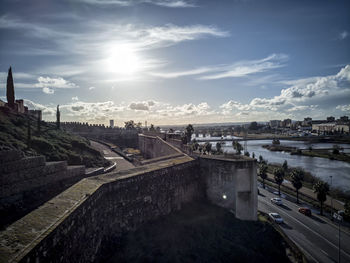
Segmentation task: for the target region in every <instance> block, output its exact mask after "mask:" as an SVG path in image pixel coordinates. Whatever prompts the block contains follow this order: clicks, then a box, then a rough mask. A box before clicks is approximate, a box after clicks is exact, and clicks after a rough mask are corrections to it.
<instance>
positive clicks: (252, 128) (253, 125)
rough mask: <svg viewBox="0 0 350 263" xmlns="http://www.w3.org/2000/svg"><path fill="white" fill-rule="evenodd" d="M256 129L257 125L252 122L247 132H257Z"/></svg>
mask: <svg viewBox="0 0 350 263" xmlns="http://www.w3.org/2000/svg"><path fill="white" fill-rule="evenodd" d="M257 129H258V123H257V122H256V121H253V122H251V123H250V125H249V130H257Z"/></svg>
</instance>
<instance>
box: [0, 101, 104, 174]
mask: <svg viewBox="0 0 350 263" xmlns="http://www.w3.org/2000/svg"><path fill="white" fill-rule="evenodd" d="M28 118H29V117H28V116H27V115H23V114H16V113H12V112H9V111H8V110H4V109H3V108H2V109H1V110H0V150H1V149H17V150H21V151H23V152H24V153H25V154H26V155H44V156H45V157H46V160H47V161H64V160H66V161H67V162H68V164H70V165H77V164H84V165H86V166H87V167H100V166H106V165H108V161H107V160H105V159H104V158H103V156H102V155H101V154H100V152H98V151H97V150H95V149H93V148H91V147H90V145H89V144H90V143H89V141H88V140H86V139H85V138H82V137H80V136H76V135H72V134H70V133H67V132H64V131H61V130H56V127H55V125H53V124H48V123H45V122H41V132H40V133H39V132H38V128H37V127H38V123H37V120H36V119H35V118H33V117H30V121H31V141H30V145H29V146H30V147H28V141H27V138H28V128H27V127H28V125H27V123H28Z"/></svg>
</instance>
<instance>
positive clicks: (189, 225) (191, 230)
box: [105, 202, 289, 263]
mask: <svg viewBox="0 0 350 263" xmlns="http://www.w3.org/2000/svg"><path fill="white" fill-rule="evenodd" d="M113 252H114V254H113V255H112V256H111V257H109V259H108V261H107V262H110V263H112V262H261V263H262V262H289V260H288V257H287V256H286V248H285V242H284V240H283V238H282V237H281V235H280V234H279V233H278V232H277V231H276V230H275V229H274V228H273V227H272V226H271V224H270V223H268V222H267V221H266V220H265V222H261V221H257V222H252V221H241V220H238V219H236V218H235V217H234V215H233V214H232V213H230V212H229V211H227V210H226V209H223V208H220V207H217V206H214V205H211V204H207V203H205V202H204V203H192V204H188V205H186V206H185V207H184V208H183V209H182V210H181V211H179V212H175V213H172V214H170V215H168V216H164V217H160V218H159V219H157V220H155V221H152V222H149V223H147V224H145V225H143V226H142V227H141V228H139V229H138V230H137V231H135V232H130V233H128V234H125V235H124V236H123V237H122V239H121V240H120V242H118V243H116V245H115V246H114V247H113ZM105 262H106V261H105Z"/></svg>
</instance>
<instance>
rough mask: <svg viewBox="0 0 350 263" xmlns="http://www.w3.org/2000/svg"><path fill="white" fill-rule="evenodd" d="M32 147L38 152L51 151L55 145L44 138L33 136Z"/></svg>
mask: <svg viewBox="0 0 350 263" xmlns="http://www.w3.org/2000/svg"><path fill="white" fill-rule="evenodd" d="M31 148H33V149H34V150H36V151H38V152H51V151H52V150H53V146H52V145H51V144H50V143H49V142H48V141H46V140H45V139H42V138H36V137H34V138H32V139H31Z"/></svg>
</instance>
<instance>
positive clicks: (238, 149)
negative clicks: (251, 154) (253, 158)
mask: <svg viewBox="0 0 350 263" xmlns="http://www.w3.org/2000/svg"><path fill="white" fill-rule="evenodd" d="M232 146H233V149H235V150H236V153H237V154H241V152H242V150H243V147H242V145H241V144H240V143H239V142H238V141H233V142H232Z"/></svg>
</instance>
